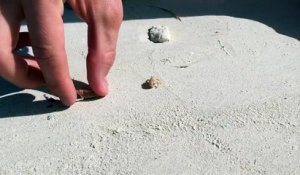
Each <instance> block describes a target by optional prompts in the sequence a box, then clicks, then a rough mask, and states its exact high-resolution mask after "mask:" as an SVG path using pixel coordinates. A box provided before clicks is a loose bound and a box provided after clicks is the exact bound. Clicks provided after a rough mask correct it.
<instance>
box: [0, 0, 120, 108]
mask: <svg viewBox="0 0 300 175" xmlns="http://www.w3.org/2000/svg"><path fill="white" fill-rule="evenodd" d="M68 3H69V4H70V5H71V7H72V8H73V9H74V11H75V13H76V14H77V15H78V16H79V17H80V18H82V19H83V20H84V21H85V22H86V23H87V24H88V55H87V75H88V82H89V84H90V86H91V88H92V90H93V91H94V92H95V93H96V94H97V95H99V96H105V95H106V94H107V93H108V85H107V80H106V76H107V74H108V72H109V70H110V68H111V66H112V65H113V62H114V58H115V54H116V44H117V38H118V32H119V28H120V25H121V21H122V17H123V11H122V1H121V0H68ZM62 13H63V1H62V0H51V1H50V0H45V1H44V0H0V46H1V48H0V75H1V76H2V77H4V78H5V79H6V80H8V81H10V82H12V83H14V84H15V85H17V86H19V87H21V88H35V87H39V86H42V85H44V84H46V85H47V86H48V87H49V89H50V90H51V92H52V93H53V94H54V95H57V96H58V97H59V98H60V99H61V101H62V102H63V103H64V104H65V105H67V106H70V105H72V104H73V103H75V101H76V91H75V87H74V85H73V82H72V80H71V78H70V74H69V68H68V64H67V56H66V51H65V41H64V29H63V21H62V18H61V15H62ZM23 19H26V21H27V24H28V29H29V33H19V29H20V22H21V21H22V20H23ZM24 46H32V49H33V52H34V55H35V57H34V58H29V57H20V56H18V55H16V54H15V50H17V49H18V48H21V47H24Z"/></svg>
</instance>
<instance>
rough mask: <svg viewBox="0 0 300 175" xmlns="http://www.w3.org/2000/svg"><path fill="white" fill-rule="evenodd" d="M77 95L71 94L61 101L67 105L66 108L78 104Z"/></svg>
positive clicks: (61, 98)
mask: <svg viewBox="0 0 300 175" xmlns="http://www.w3.org/2000/svg"><path fill="white" fill-rule="evenodd" d="M76 98H77V95H76V93H75V92H72V93H70V94H66V95H64V96H61V97H60V101H61V102H62V103H63V104H64V105H65V106H72V105H73V104H74V103H75V102H76Z"/></svg>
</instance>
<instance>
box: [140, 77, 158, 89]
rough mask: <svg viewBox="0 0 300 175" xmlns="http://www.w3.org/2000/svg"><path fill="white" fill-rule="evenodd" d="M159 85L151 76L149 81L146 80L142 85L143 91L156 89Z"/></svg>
mask: <svg viewBox="0 0 300 175" xmlns="http://www.w3.org/2000/svg"><path fill="white" fill-rule="evenodd" d="M160 84H161V82H160V80H159V79H157V78H155V77H154V76H151V77H150V79H148V80H146V82H145V83H144V84H143V87H144V89H152V88H158V86H159V85H160Z"/></svg>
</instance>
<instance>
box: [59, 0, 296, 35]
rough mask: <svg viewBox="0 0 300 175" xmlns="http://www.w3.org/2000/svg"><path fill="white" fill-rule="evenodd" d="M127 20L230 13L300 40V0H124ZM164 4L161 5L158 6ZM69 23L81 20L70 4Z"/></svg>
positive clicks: (66, 17)
mask: <svg viewBox="0 0 300 175" xmlns="http://www.w3.org/2000/svg"><path fill="white" fill-rule="evenodd" d="M123 6H124V20H138V19H154V18H170V17H172V14H171V13H169V12H167V11H164V10H162V9H161V8H164V9H167V10H169V11H171V12H174V13H175V14H177V15H178V16H180V17H192V16H231V17H236V18H245V19H250V20H254V21H257V22H261V23H263V24H265V25H267V26H269V27H271V28H273V29H274V30H275V31H277V32H278V33H280V34H283V35H286V36H289V37H293V38H295V39H298V40H300V22H299V19H300V0H263V1H262V0H243V1H241V0H186V1H182V0H123ZM159 7H161V8H159ZM64 21H65V22H66V23H70V22H71V23H72V22H81V20H80V19H79V18H78V17H76V15H74V14H73V12H72V10H70V7H67V8H66V10H65V14H64Z"/></svg>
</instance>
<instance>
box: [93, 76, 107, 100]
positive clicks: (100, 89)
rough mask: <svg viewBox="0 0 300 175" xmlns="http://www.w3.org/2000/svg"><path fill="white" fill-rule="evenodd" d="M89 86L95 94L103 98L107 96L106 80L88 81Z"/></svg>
mask: <svg viewBox="0 0 300 175" xmlns="http://www.w3.org/2000/svg"><path fill="white" fill-rule="evenodd" d="M89 84H90V86H91V88H92V90H93V91H94V92H95V94H97V95H99V96H100V97H105V96H106V95H107V94H108V91H109V90H108V82H107V79H106V78H99V79H89Z"/></svg>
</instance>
